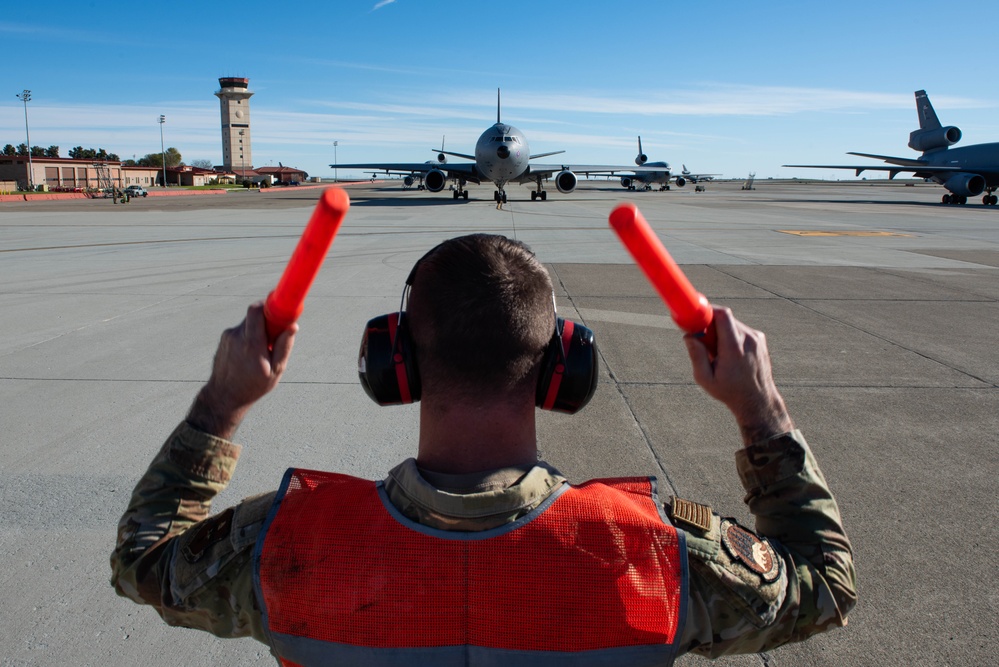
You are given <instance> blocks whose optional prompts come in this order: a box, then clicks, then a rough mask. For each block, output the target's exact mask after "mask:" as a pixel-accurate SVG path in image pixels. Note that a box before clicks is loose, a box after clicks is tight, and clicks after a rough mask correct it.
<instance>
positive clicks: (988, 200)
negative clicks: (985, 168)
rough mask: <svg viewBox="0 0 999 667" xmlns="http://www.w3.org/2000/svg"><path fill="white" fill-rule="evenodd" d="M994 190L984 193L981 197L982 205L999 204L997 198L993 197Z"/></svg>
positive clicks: (998, 198)
mask: <svg viewBox="0 0 999 667" xmlns="http://www.w3.org/2000/svg"><path fill="white" fill-rule="evenodd" d="M995 191H996V189H995V188H991V189H989V190H986V191H985V196H984V197H982V203H983V204H985V205H986V206H995V205H996V204H999V197H997V196H996V195H995Z"/></svg>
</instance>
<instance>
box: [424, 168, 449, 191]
mask: <svg viewBox="0 0 999 667" xmlns="http://www.w3.org/2000/svg"><path fill="white" fill-rule="evenodd" d="M446 183H447V177H446V176H445V175H444V172H443V171H441V170H440V169H431V170H430V171H428V172H427V173H426V175H425V176H424V177H423V184H424V185H425V186H427V190H430V191H431V192H440V191H441V190H443V189H444V185H445V184H446Z"/></svg>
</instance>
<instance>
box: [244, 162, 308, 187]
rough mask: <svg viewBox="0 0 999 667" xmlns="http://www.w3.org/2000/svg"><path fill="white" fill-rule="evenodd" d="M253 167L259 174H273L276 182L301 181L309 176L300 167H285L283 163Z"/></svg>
mask: <svg viewBox="0 0 999 667" xmlns="http://www.w3.org/2000/svg"><path fill="white" fill-rule="evenodd" d="M254 169H255V171H256V172H257V173H258V174H260V175H261V176H266V175H269V176H273V177H274V179H275V180H276V182H278V183H291V182H293V181H294V182H296V183H301V182H302V181H305V180H307V179H308V178H309V174H308V173H306V172H304V171H302V170H301V169H295V168H294V167H286V166H284V165H280V166H278V167H255V168H254Z"/></svg>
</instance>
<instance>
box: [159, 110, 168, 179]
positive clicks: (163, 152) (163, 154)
mask: <svg viewBox="0 0 999 667" xmlns="http://www.w3.org/2000/svg"><path fill="white" fill-rule="evenodd" d="M159 122H160V159H161V160H163V187H164V188H165V187H166V185H167V181H166V150H165V149H164V148H163V123H165V122H166V116H164V115H162V114H161V115H160V121H159Z"/></svg>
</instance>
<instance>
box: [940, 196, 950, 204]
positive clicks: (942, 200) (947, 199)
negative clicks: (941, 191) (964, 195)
mask: <svg viewBox="0 0 999 667" xmlns="http://www.w3.org/2000/svg"><path fill="white" fill-rule="evenodd" d="M940 203H941V204H949V203H950V195H944V196H943V197H941V198H940Z"/></svg>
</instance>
